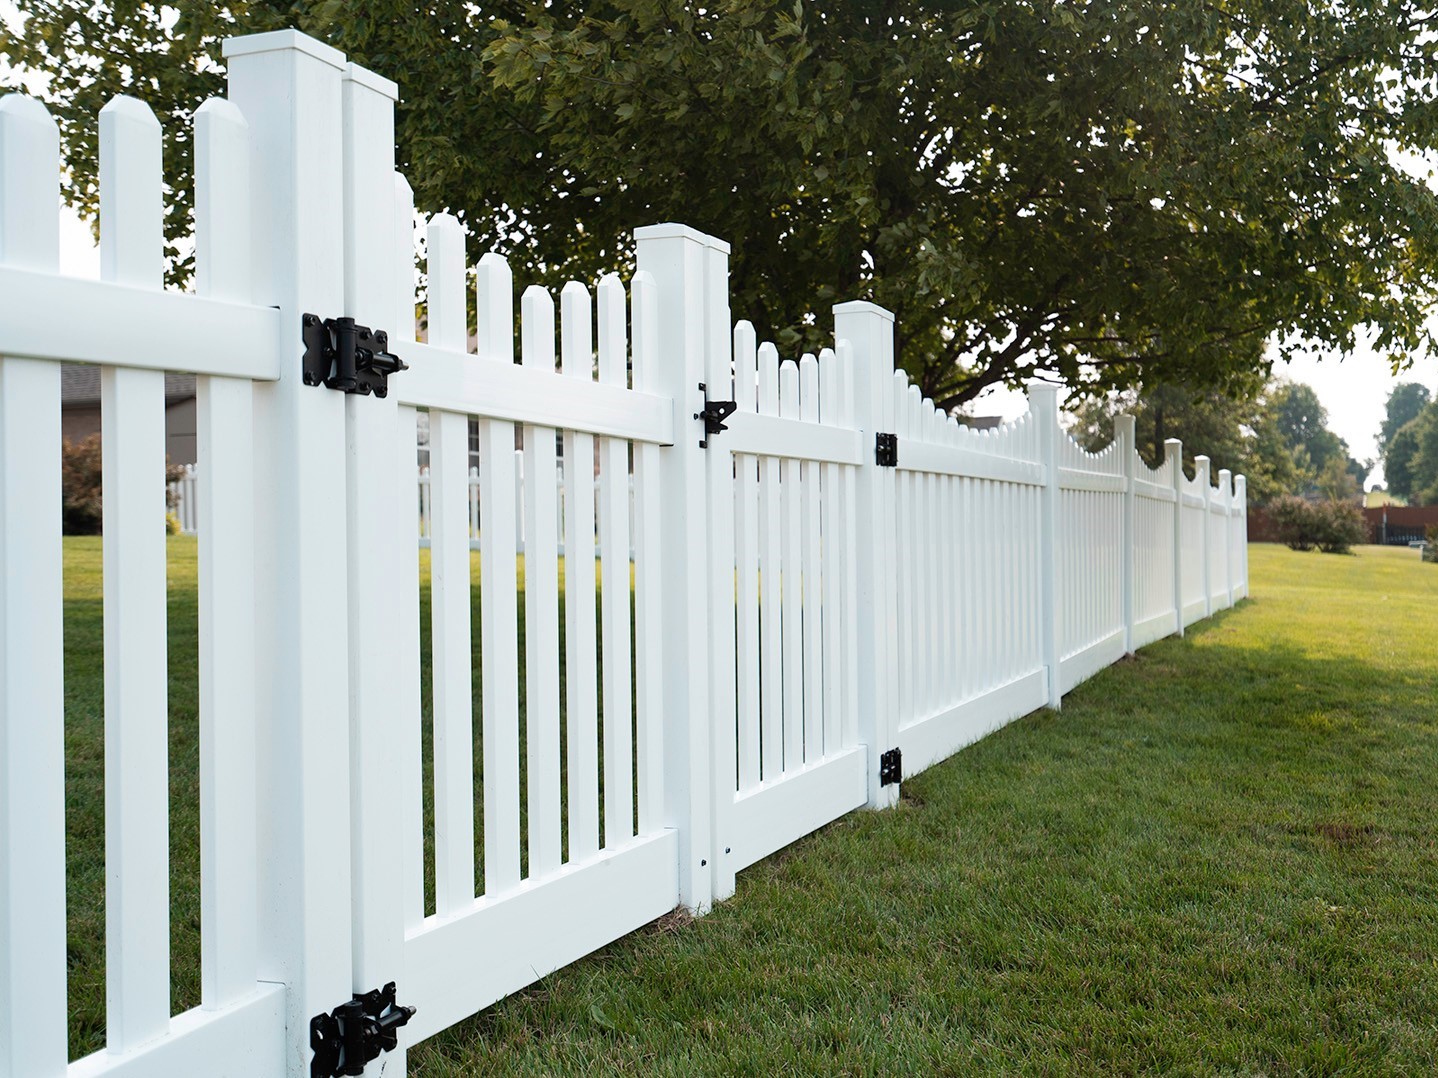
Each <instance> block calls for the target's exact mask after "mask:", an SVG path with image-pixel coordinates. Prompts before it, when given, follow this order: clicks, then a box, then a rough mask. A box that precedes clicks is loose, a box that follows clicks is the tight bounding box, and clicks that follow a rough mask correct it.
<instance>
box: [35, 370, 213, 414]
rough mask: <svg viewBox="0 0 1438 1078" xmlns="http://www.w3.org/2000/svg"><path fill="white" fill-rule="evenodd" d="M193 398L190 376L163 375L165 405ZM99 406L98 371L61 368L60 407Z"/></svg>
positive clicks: (193, 380) (192, 382) (193, 391)
mask: <svg viewBox="0 0 1438 1078" xmlns="http://www.w3.org/2000/svg"><path fill="white" fill-rule="evenodd" d="M194 395H195V376H194V375H193V374H172V373H171V372H169V371H166V372H165V403H166V404H175V403H178V402H179V401H183V400H189V399H190V398H191V397H193V396H194ZM99 403H100V368H99V367H91V366H89V365H87V364H84V363H64V364H61V366H60V407H62V408H85V407H93V406H95V405H98V404H99Z"/></svg>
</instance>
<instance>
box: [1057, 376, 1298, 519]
mask: <svg viewBox="0 0 1438 1078" xmlns="http://www.w3.org/2000/svg"><path fill="white" fill-rule="evenodd" d="M1123 413H1128V414H1130V415H1132V416H1133V417H1134V421H1135V431H1136V438H1137V441H1138V451H1139V455H1140V456H1141V457H1142V458H1143V459H1144V461H1145V462H1146V463H1147V464H1148V466H1149V467H1151V468H1156V467H1158V465H1159V464H1161V463H1162V462H1163V457H1164V440H1165V439H1168V438H1179V439H1181V440H1182V441H1183V453H1184V466H1185V467H1186V468H1188V469H1189V471H1190V472H1192V470H1193V457H1194V454H1195V453H1203V454H1205V455H1206V456H1207V457H1208V458H1209V460H1210V461H1211V462H1212V463H1211V468H1212V470H1213V474H1214V476H1215V477H1216V476H1217V474H1218V471H1219V469H1221V468H1227V469H1229V470H1230V471H1232V472H1233V473H1234V474H1235V475H1237V474H1239V473H1242V474H1244V475H1246V476H1247V479H1248V500H1249V502H1250V503H1251V504H1254V505H1262V504H1265V503H1267V502H1268V501H1270V500H1272V499H1273V498H1275V497H1277V496H1278V495H1280V494H1286V493H1291V492H1293V491H1296V490H1299V489H1301V488H1302V487H1303V486H1304V485H1305V483H1306V477H1305V475H1304V473H1303V472H1302V471H1301V470H1300V469H1299V467H1298V465H1297V463H1296V462H1295V460H1294V454H1293V451H1292V449H1291V448H1290V446H1289V444H1288V442H1287V440H1286V439H1285V438H1284V436H1283V432H1282V430H1281V429H1280V427H1279V423H1278V417H1277V412H1276V409H1275V408H1274V407H1273V406H1272V401H1271V398H1270V394H1269V393H1268V392H1267V391H1266V388H1265V386H1264V384H1263V382H1262V381H1261V380H1260V379H1258V378H1250V379H1249V381H1248V383H1247V384H1246V385H1245V386H1244V387H1243V392H1241V393H1238V394H1235V395H1233V396H1228V395H1225V394H1222V393H1219V392H1217V391H1215V390H1195V389H1190V388H1186V387H1183V386H1174V385H1161V386H1155V387H1153V388H1151V389H1147V390H1142V391H1139V390H1127V391H1124V392H1122V393H1118V394H1114V395H1112V396H1110V397H1108V398H1105V399H1103V400H1094V399H1090V400H1087V401H1083V402H1081V403H1080V404H1079V406H1078V407H1077V409H1076V410H1075V412H1074V417H1073V425H1072V426H1071V427H1070V433H1071V434H1072V435H1073V436H1074V437H1075V438H1076V439H1077V440H1078V442H1079V444H1080V445H1082V446H1084V448H1086V449H1088V450H1090V451H1096V450H1098V449H1101V448H1103V447H1104V446H1106V445H1108V444H1109V442H1111V441H1112V440H1113V420H1114V417H1115V416H1117V415H1120V414H1123Z"/></svg>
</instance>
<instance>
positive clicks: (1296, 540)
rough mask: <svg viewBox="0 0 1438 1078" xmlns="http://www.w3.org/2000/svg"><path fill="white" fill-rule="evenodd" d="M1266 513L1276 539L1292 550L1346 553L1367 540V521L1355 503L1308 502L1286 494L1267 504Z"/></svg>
mask: <svg viewBox="0 0 1438 1078" xmlns="http://www.w3.org/2000/svg"><path fill="white" fill-rule="evenodd" d="M1268 516H1269V519H1270V520H1271V521H1272V522H1273V529H1274V532H1275V533H1276V534H1277V536H1278V539H1279V541H1280V542H1282V543H1286V544H1287V545H1288V547H1289V548H1290V549H1292V550H1312V549H1314V548H1315V547H1317V548H1318V549H1319V550H1321V551H1323V552H1324V553H1325V554H1347V553H1349V552H1350V551H1351V549H1352V547H1353V546H1355V545H1356V544H1358V543H1363V542H1366V541H1367V539H1368V524H1367V522H1366V521H1365V520H1364V519H1363V510H1362V509H1361V508H1360V507H1359V506H1358V505H1357V504H1356V503H1355V502H1349V501H1321V502H1311V501H1308V500H1307V499H1305V498H1299V497H1296V496H1295V495H1292V494H1286V495H1284V496H1282V497H1279V498H1275V499H1274V500H1273V501H1272V502H1270V503H1269V506H1268Z"/></svg>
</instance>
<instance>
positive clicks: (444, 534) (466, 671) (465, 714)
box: [416, 214, 475, 914]
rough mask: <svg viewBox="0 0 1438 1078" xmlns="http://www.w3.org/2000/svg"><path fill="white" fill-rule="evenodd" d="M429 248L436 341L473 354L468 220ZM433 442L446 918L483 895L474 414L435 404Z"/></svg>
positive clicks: (437, 850)
mask: <svg viewBox="0 0 1438 1078" xmlns="http://www.w3.org/2000/svg"><path fill="white" fill-rule="evenodd" d="M428 249H429V339H430V343H432V344H434V345H436V346H438V347H440V348H449V349H454V350H457V351H463V350H464V348H465V340H466V337H467V336H468V318H467V316H466V312H465V302H464V293H465V266H464V234H463V232H462V230H461V228H460V224H459V222H458V221H457V220H456V219H455V218H453V217H451V216H449V215H448V214H439V215H437V216H436V217H434V218H433V219H432V220H431V221H430V223H429V230H428ZM421 362H422V361H421ZM416 366H418V363H417V364H416ZM429 441H430V447H429V460H430V464H429V473H430V474H429V489H430V509H429V512H430V622H431V633H430V649H431V661H430V666H431V675H432V677H433V725H434V736H433V753H434V877H435V909H436V911H437V912H438V913H440V914H446V913H451V912H454V911H456V910H459V909H462V908H463V907H465V906H467V905H468V904H469V903H470V902H471V901H472V900H473V898H474V894H475V878H474V704H473V700H472V695H471V694H472V678H473V659H472V658H471V656H472V654H473V650H472V649H473V645H472V635H473V626H472V625H471V624H470V621H471V618H470V602H471V599H470V586H471V581H470V559H469V482H468V476H469V417H468V416H466V415H464V414H461V413H458V412H450V411H440V410H431V412H430V413H429Z"/></svg>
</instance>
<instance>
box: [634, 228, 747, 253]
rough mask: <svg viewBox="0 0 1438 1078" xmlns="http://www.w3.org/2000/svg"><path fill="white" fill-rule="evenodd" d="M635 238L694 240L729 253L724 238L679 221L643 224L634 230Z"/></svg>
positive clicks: (715, 249) (711, 248) (714, 249)
mask: <svg viewBox="0 0 1438 1078" xmlns="http://www.w3.org/2000/svg"><path fill="white" fill-rule="evenodd" d="M634 239H635V242H638V241H639V240H672V239H685V240H693V241H694V242H695V243H701V244H703V245H704V246H705V247H708V248H709V249H710V250H713V251H718V252H719V253H720V254H726V255H727V254H728V253H729V244H727V243H726V242H724V241H723V240H721V239H718V238H716V237H714V236H710V235H706V234H705V233H703V232H700V231H699V230H698V229H697V228H690V227H689V226H688V225H682V224H679V223H678V222H677V221H664V222H661V223H660V224H657V225H641V226H640V227H638V228H636V229H635V230H634Z"/></svg>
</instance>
